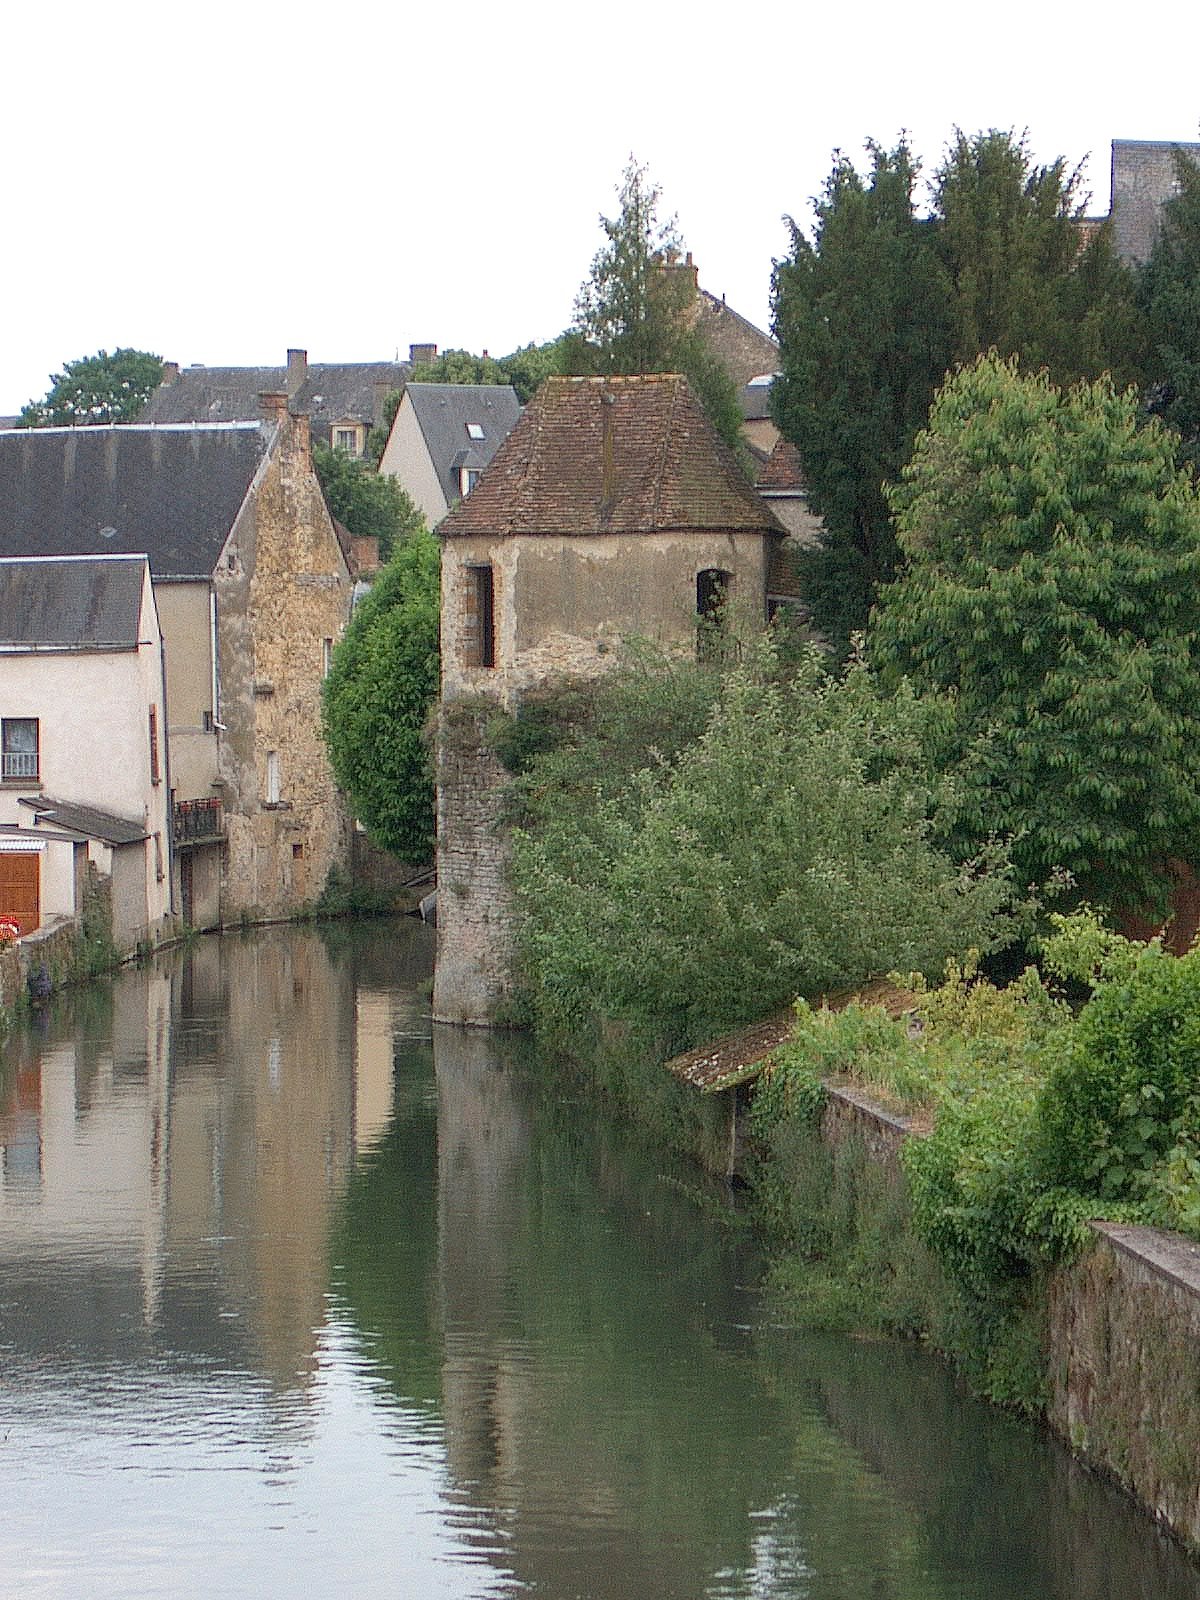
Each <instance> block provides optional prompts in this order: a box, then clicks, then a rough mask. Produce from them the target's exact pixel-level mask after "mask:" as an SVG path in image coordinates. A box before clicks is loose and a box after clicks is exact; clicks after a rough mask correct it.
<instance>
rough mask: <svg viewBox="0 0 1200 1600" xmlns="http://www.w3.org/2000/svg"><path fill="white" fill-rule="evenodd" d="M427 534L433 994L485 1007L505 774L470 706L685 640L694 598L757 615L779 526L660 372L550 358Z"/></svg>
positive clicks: (497, 974)
mask: <svg viewBox="0 0 1200 1600" xmlns="http://www.w3.org/2000/svg"><path fill="white" fill-rule="evenodd" d="M438 533H439V534H440V536H441V540H442V712H441V719H442V720H441V732H440V737H439V752H438V961H437V973H436V976H435V980H434V992H433V1013H434V1016H435V1017H436V1018H437V1019H438V1020H439V1021H443V1022H460V1023H473V1024H479V1025H487V1024H489V1023H492V1022H494V1021H495V1020H496V1019H497V1016H498V1015H499V1016H501V1017H502V1015H503V1008H504V1005H505V1002H506V1000H507V998H508V997H509V995H510V993H511V990H512V983H513V955H514V941H515V931H516V930H515V923H514V910H513V904H512V897H511V894H510V892H509V888H508V881H507V865H508V840H507V836H506V832H505V829H504V826H503V823H502V821H501V816H502V801H503V795H504V789H505V786H506V783H507V781H508V779H507V774H506V773H505V771H504V769H503V768H502V767H501V765H500V763H499V761H498V760H497V758H496V756H495V755H494V754H493V752H492V751H491V749H490V748H489V745H488V739H487V722H488V719H489V716H490V715H492V714H494V712H495V710H496V709H497V708H501V709H504V710H507V711H511V710H513V709H515V707H517V706H518V705H519V704H520V702H521V699H522V697H523V696H525V695H528V694H529V693H530V692H531V691H532V690H536V689H540V688H543V687H545V686H548V685H551V684H553V683H555V682H561V681H567V680H573V681H575V682H578V681H579V680H581V679H582V680H586V679H589V678H595V677H599V676H600V675H601V674H602V673H604V672H605V671H607V670H608V669H609V668H610V667H611V666H612V664H613V663H614V661H615V660H616V659H617V657H618V654H619V646H620V644H621V641H622V640H623V639H625V638H629V637H634V636H636V637H639V638H643V639H649V640H653V641H654V642H655V643H657V644H658V645H660V646H662V647H665V648H668V649H677V650H680V651H691V650H694V649H695V648H696V639H697V617H698V614H699V615H700V616H706V615H708V614H710V613H715V612H716V611H717V610H718V609H719V607H720V606H722V605H726V606H729V607H731V608H734V609H737V610H739V611H741V612H743V613H745V614H747V615H750V616H752V617H755V618H757V619H765V616H766V606H767V594H768V583H769V577H770V572H771V565H772V557H773V555H775V554H776V552H777V550H778V547H779V546H780V544H781V543H782V540H783V529H782V528H781V526H780V524H779V523H778V522H777V521H776V520H775V517H774V516H773V515H772V513H771V511H770V510H769V509H768V508H767V506H766V505H765V503H764V502H763V501H762V500H761V499H760V498H759V496H758V495H757V494H756V493H755V492H754V490H753V489H752V488H751V487H750V485H749V484H748V483H747V482H746V479H745V477H744V475H743V474H742V472H741V470H740V469H739V467H738V464H737V462H736V461H735V460H734V457H733V455H732V454H731V452H730V451H729V450H728V448H727V447H726V445H725V444H724V443H723V441H722V440H721V439H720V438H719V437H718V436H717V434H716V433H715V431H714V429H713V427H712V425H711V423H710V422H709V421H708V418H707V417H706V416H705V414H704V412H703V410H702V409H701V407H700V405H699V403H698V402H697V400H696V399H695V397H694V396H693V394H692V393H691V391H690V390H689V388H688V386H687V383H686V381H685V380H684V379H683V378H681V377H678V376H675V375H656V376H649V377H631V378H551V379H550V380H549V381H548V382H547V383H546V384H545V385H544V386H543V388H542V389H541V390H540V391H539V392H538V394H537V396H536V397H535V398H534V400H533V401H532V402H531V403H530V405H529V407H528V408H527V409H526V411H525V413H524V415H523V416H522V418H521V420H520V421H519V422H518V424H517V426H516V427H515V428H514V429H513V431H512V433H511V434H509V436H508V438H507V439H506V440H505V442H504V444H503V445H502V446H501V447H500V449H499V451H498V452H497V454H496V456H495V459H494V460H493V461H492V463H491V465H490V467H489V468H488V470H487V472H486V473H484V475H483V477H482V478H481V480H480V482H479V484H478V485H477V487H476V488H475V489H474V491H473V492H472V493H471V495H470V496H469V497H468V498H467V499H466V500H463V501H462V502H461V503H460V504H459V505H458V506H457V507H456V508H455V509H454V510H453V511H452V512H451V513H450V514H449V516H447V517H446V519H445V520H444V521H443V522H442V523H441V525H440V527H439V528H438Z"/></svg>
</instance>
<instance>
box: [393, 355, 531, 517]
mask: <svg viewBox="0 0 1200 1600" xmlns="http://www.w3.org/2000/svg"><path fill="white" fill-rule="evenodd" d="M404 392H405V394H406V395H407V397H408V399H409V402H410V403H411V405H412V408H413V415H414V416H415V417H416V419H417V425H418V426H419V428H420V429H421V436H422V437H423V439H424V440H425V447H426V449H427V450H428V451H429V459H430V461H431V462H432V463H433V469H434V471H435V472H436V473H437V475H438V482H439V483H440V484H441V487H442V496H443V498H444V500H445V502H446V504H447V505H453V504H454V502H455V501H456V500H457V499H458V498H459V496H460V495H461V494H462V486H461V480H460V478H459V472H460V470H461V469H462V468H463V467H467V468H473V469H475V470H477V471H481V470H482V469H483V468H484V467H486V466H487V465H488V464H489V463H490V462H491V460H492V458H493V456H494V455H495V454H496V451H497V450H498V449H499V448H500V446H501V445H502V444H503V443H504V440H505V439H506V438H507V437H508V435H509V434H510V433H511V432H512V429H513V426H514V425H515V423H516V420H517V418H518V417H519V416H520V415H521V402H520V401H519V400H518V399H517V391H516V390H515V389H513V388H511V387H510V386H509V385H508V384H488V383H410V384H408V385H407V386H406V388H405V391H404ZM472 423H475V424H477V425H478V427H479V428H480V429H481V430H482V433H483V437H482V438H481V439H475V438H472V437H471V435H470V434H469V433H468V431H467V429H468V426H469V425H470V424H472Z"/></svg>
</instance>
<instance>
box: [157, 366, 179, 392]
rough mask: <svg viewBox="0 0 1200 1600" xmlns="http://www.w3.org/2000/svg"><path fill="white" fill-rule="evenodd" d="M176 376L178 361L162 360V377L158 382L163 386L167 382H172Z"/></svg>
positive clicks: (177, 373) (177, 374)
mask: <svg viewBox="0 0 1200 1600" xmlns="http://www.w3.org/2000/svg"><path fill="white" fill-rule="evenodd" d="M178 376H179V363H178V361H164V362H163V369H162V377H161V378H160V379H159V382H160V383H161V384H163V385H164V386H165V385H166V384H168V383H174V382H175V379H176V378H177V377H178Z"/></svg>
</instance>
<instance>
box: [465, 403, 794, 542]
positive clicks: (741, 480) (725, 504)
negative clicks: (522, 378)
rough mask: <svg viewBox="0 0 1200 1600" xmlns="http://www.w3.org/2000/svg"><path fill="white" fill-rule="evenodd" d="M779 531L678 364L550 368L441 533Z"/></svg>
mask: <svg viewBox="0 0 1200 1600" xmlns="http://www.w3.org/2000/svg"><path fill="white" fill-rule="evenodd" d="M687 528H690V529H720V530H722V531H729V532H743V531H748V532H762V533H779V532H781V531H782V530H781V528H780V525H779V523H778V522H777V521H776V519H775V516H774V513H773V512H772V511H771V510H770V508H769V507H768V506H767V505H766V504H765V503H764V502H763V501H762V500H760V499H759V497H758V495H757V494H756V493H755V491H754V489H753V488H752V487H751V485H750V484H749V483H747V481H746V478H745V475H744V474H743V473H742V472H741V470H740V469H739V467H738V464H737V462H736V460H735V459H734V456H733V453H732V452H731V451H730V449H729V448H728V446H727V445H726V444H725V443H724V441H723V440H722V439H721V438H720V437H719V435H718V434H717V433H716V431H715V430H714V428H713V426H712V424H711V423H710V422H709V420H708V418H707V416H706V415H705V413H704V411H703V409H702V407H701V406H700V403H699V401H698V400H697V399H696V398H695V396H694V395H693V394H692V392H691V390H690V389H689V387H688V384H687V381H686V379H684V378H682V377H680V376H679V375H678V374H675V373H659V374H652V375H647V376H642V377H629V378H550V379H548V380H547V381H546V383H544V384H543V385H542V387H541V389H539V390H538V393H537V394H536V395H535V397H534V398H533V400H532V401H531V402H530V403H529V405H528V406H527V407H526V409H525V412H524V415H523V416H522V417H521V420H520V421H519V422H518V423H517V425H516V427H515V428H514V429H513V431H512V432H511V433H510V434H509V436H508V438H507V439H506V440H505V441H504V443H503V444H502V445H501V447H500V449H499V450H498V451H497V452H496V455H495V457H494V459H493V461H492V463H491V465H490V466H489V467H488V468H487V470H486V471H485V472H484V473H483V475H482V476H481V478H480V480H479V482H478V483H477V484H476V486H475V488H474V489H473V490H472V492H471V494H470V495H469V496H468V497H467V498H466V499H465V500H463V501H462V502H461V504H459V505H458V506H456V507H455V508H454V510H453V511H451V512H450V514H449V516H447V517H446V518H445V519H444V521H443V522H442V523H441V524H440V525H439V527H438V532H439V533H440V534H443V535H446V536H447V537H453V536H454V535H456V534H478V533H484V534H490V535H492V536H496V535H501V536H503V535H509V534H559V535H561V534H579V533H659V532H667V531H671V530H678V529H687Z"/></svg>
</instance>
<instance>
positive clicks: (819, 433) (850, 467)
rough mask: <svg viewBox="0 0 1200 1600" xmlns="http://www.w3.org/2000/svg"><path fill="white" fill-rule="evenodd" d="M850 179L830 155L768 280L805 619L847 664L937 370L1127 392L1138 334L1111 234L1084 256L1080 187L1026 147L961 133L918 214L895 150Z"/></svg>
mask: <svg viewBox="0 0 1200 1600" xmlns="http://www.w3.org/2000/svg"><path fill="white" fill-rule="evenodd" d="M867 150H868V153H869V155H870V158H871V166H870V171H869V172H868V174H867V176H866V178H865V179H864V178H862V177H860V176H859V174H858V173H857V172H856V171H855V169H854V167H853V165H852V164H851V163H850V162H849V161H848V160H847V159H846V158H845V157H843V156H839V157H837V159H836V160H835V163H834V168H833V172H832V174H831V176H830V178H829V180H828V182H827V183H826V186H825V190H824V193H823V195H822V197H821V198H820V199H819V200H818V201H817V229H816V234H815V238H814V241H813V242H812V243H811V244H810V243H809V241H808V240H807V239H806V238H805V236H804V235H803V234H802V233H801V232H800V230H799V229H798V228H796V226H795V224H792V253H791V255H790V257H788V258H787V259H786V260H785V261H783V262H781V263H778V264H777V266H776V269H775V331H776V334H777V335H778V338H779V341H780V347H781V361H780V365H781V371H782V377H781V379H780V380H779V381H778V382H777V383H776V385H775V387H774V390H773V394H772V405H773V408H774V414H775V418H776V421H777V422H778V424H779V426H780V429H781V431H782V432H783V434H784V435H785V437H787V438H789V439H791V440H792V442H793V443H794V444H795V445H796V446H797V449H798V450H799V452H800V459H801V463H802V466H803V469H804V473H805V478H806V481H807V485H808V490H809V495H810V498H811V502H812V505H813V509H814V510H816V511H817V512H818V513H819V514H820V515H821V517H822V518H823V520H824V523H825V529H826V533H825V540H824V543H823V544H822V545H821V546H820V547H819V548H818V549H816V550H815V551H813V552H811V553H809V554H808V555H807V556H806V557H805V559H804V568H805V571H804V580H805V584H806V597H807V598H808V600H809V603H810V605H811V607H812V610H813V615H814V619H815V621H816V623H817V625H818V627H819V628H820V629H821V631H822V632H823V633H824V634H825V636H826V638H827V639H828V640H829V642H830V643H831V644H832V645H833V647H834V648H835V649H836V650H838V651H840V652H843V653H844V651H845V649H846V648H847V643H848V638H849V635H850V633H851V632H852V631H853V630H855V629H858V628H861V627H863V626H864V625H865V623H866V620H867V614H868V612H869V609H870V606H871V602H872V600H873V598H874V595H875V592H876V589H877V588H878V586H879V585H880V584H881V583H886V582H888V581H889V580H890V579H891V578H892V577H893V576H894V574H895V572H896V570H897V547H896V543H895V536H894V532H893V529H892V526H891V519H890V516H889V510H888V505H887V502H886V498H885V496H884V493H883V485H884V483H885V482H888V481H891V480H893V479H894V478H895V477H896V476H897V475H898V473H899V470H900V468H901V466H902V465H903V464H904V462H905V461H906V460H907V459H908V456H909V452H910V450H911V447H912V441H913V438H914V436H915V434H916V431H917V429H918V428H920V427H922V426H923V425H924V422H925V419H926V416H927V414H928V410H929V405H930V402H931V401H932V398H933V395H934V392H935V390H936V389H937V387H938V385H939V384H940V383H941V381H942V378H943V377H944V375H945V372H946V370H947V368H948V367H950V366H951V365H952V364H953V363H954V362H956V361H971V360H973V359H974V358H975V357H976V356H977V355H980V354H982V353H983V352H985V351H987V350H989V349H992V348H995V349H997V350H998V351H999V352H1000V354H1001V355H1019V356H1020V357H1021V359H1022V361H1023V362H1024V363H1025V364H1026V365H1027V366H1033V367H1037V366H1046V367H1048V368H1049V369H1050V371H1051V374H1052V376H1054V377H1055V378H1056V379H1058V380H1071V379H1074V378H1078V377H1091V378H1095V377H1098V376H1099V375H1100V374H1101V373H1102V372H1112V373H1113V374H1114V376H1115V378H1116V380H1117V382H1118V383H1120V384H1124V383H1126V382H1130V381H1133V380H1135V379H1136V378H1137V377H1138V375H1139V373H1140V371H1141V364H1142V345H1143V335H1142V323H1141V318H1140V315H1139V313H1138V310H1137V307H1136V304H1135V300H1134V295H1133V282H1132V279H1131V277H1130V274H1129V273H1128V272H1127V271H1126V269H1125V268H1124V267H1122V266H1121V264H1120V263H1119V262H1118V261H1117V259H1116V256H1115V254H1114V251H1113V247H1112V239H1111V232H1110V229H1109V228H1108V227H1107V226H1105V227H1102V228H1100V229H1098V230H1096V231H1095V232H1094V233H1093V235H1092V236H1091V237H1090V238H1089V240H1088V241H1087V243H1086V244H1085V245H1084V246H1083V248H1082V249H1081V248H1080V242H1081V236H1080V232H1079V222H1078V218H1079V212H1080V209H1081V208H1080V205H1079V203H1078V192H1079V175H1078V173H1077V172H1073V173H1068V172H1067V170H1066V167H1065V163H1064V162H1063V161H1061V160H1059V161H1055V162H1053V163H1051V164H1050V165H1049V166H1047V167H1035V166H1034V165H1033V163H1032V161H1031V158H1030V155H1029V150H1028V147H1027V144H1026V141H1025V140H1024V139H1020V140H1018V139H1014V138H1013V136H1012V135H1011V134H1010V133H1006V132H998V131H996V130H994V129H993V130H991V131H989V132H987V133H979V134H975V135H973V136H971V137H968V136H967V135H965V134H963V133H961V132H959V133H957V134H956V137H955V140H954V143H953V144H952V145H951V147H950V150H949V151H948V153H947V155H946V157H945V159H944V160H943V162H942V165H941V166H940V167H939V169H938V171H937V173H936V174H935V176H934V180H933V199H934V209H933V214H932V216H931V217H929V218H928V219H920V218H918V217H917V215H916V209H915V204H914V187H915V180H916V176H917V163H916V162H915V161H914V159H913V157H912V154H911V152H910V151H909V148H908V146H907V144H906V143H905V142H904V141H901V142H900V143H899V144H898V145H897V147H896V148H895V150H892V151H890V152H889V151H885V150H883V149H881V148H880V146H878V145H876V144H874V143H869V144H868V146H867Z"/></svg>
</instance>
